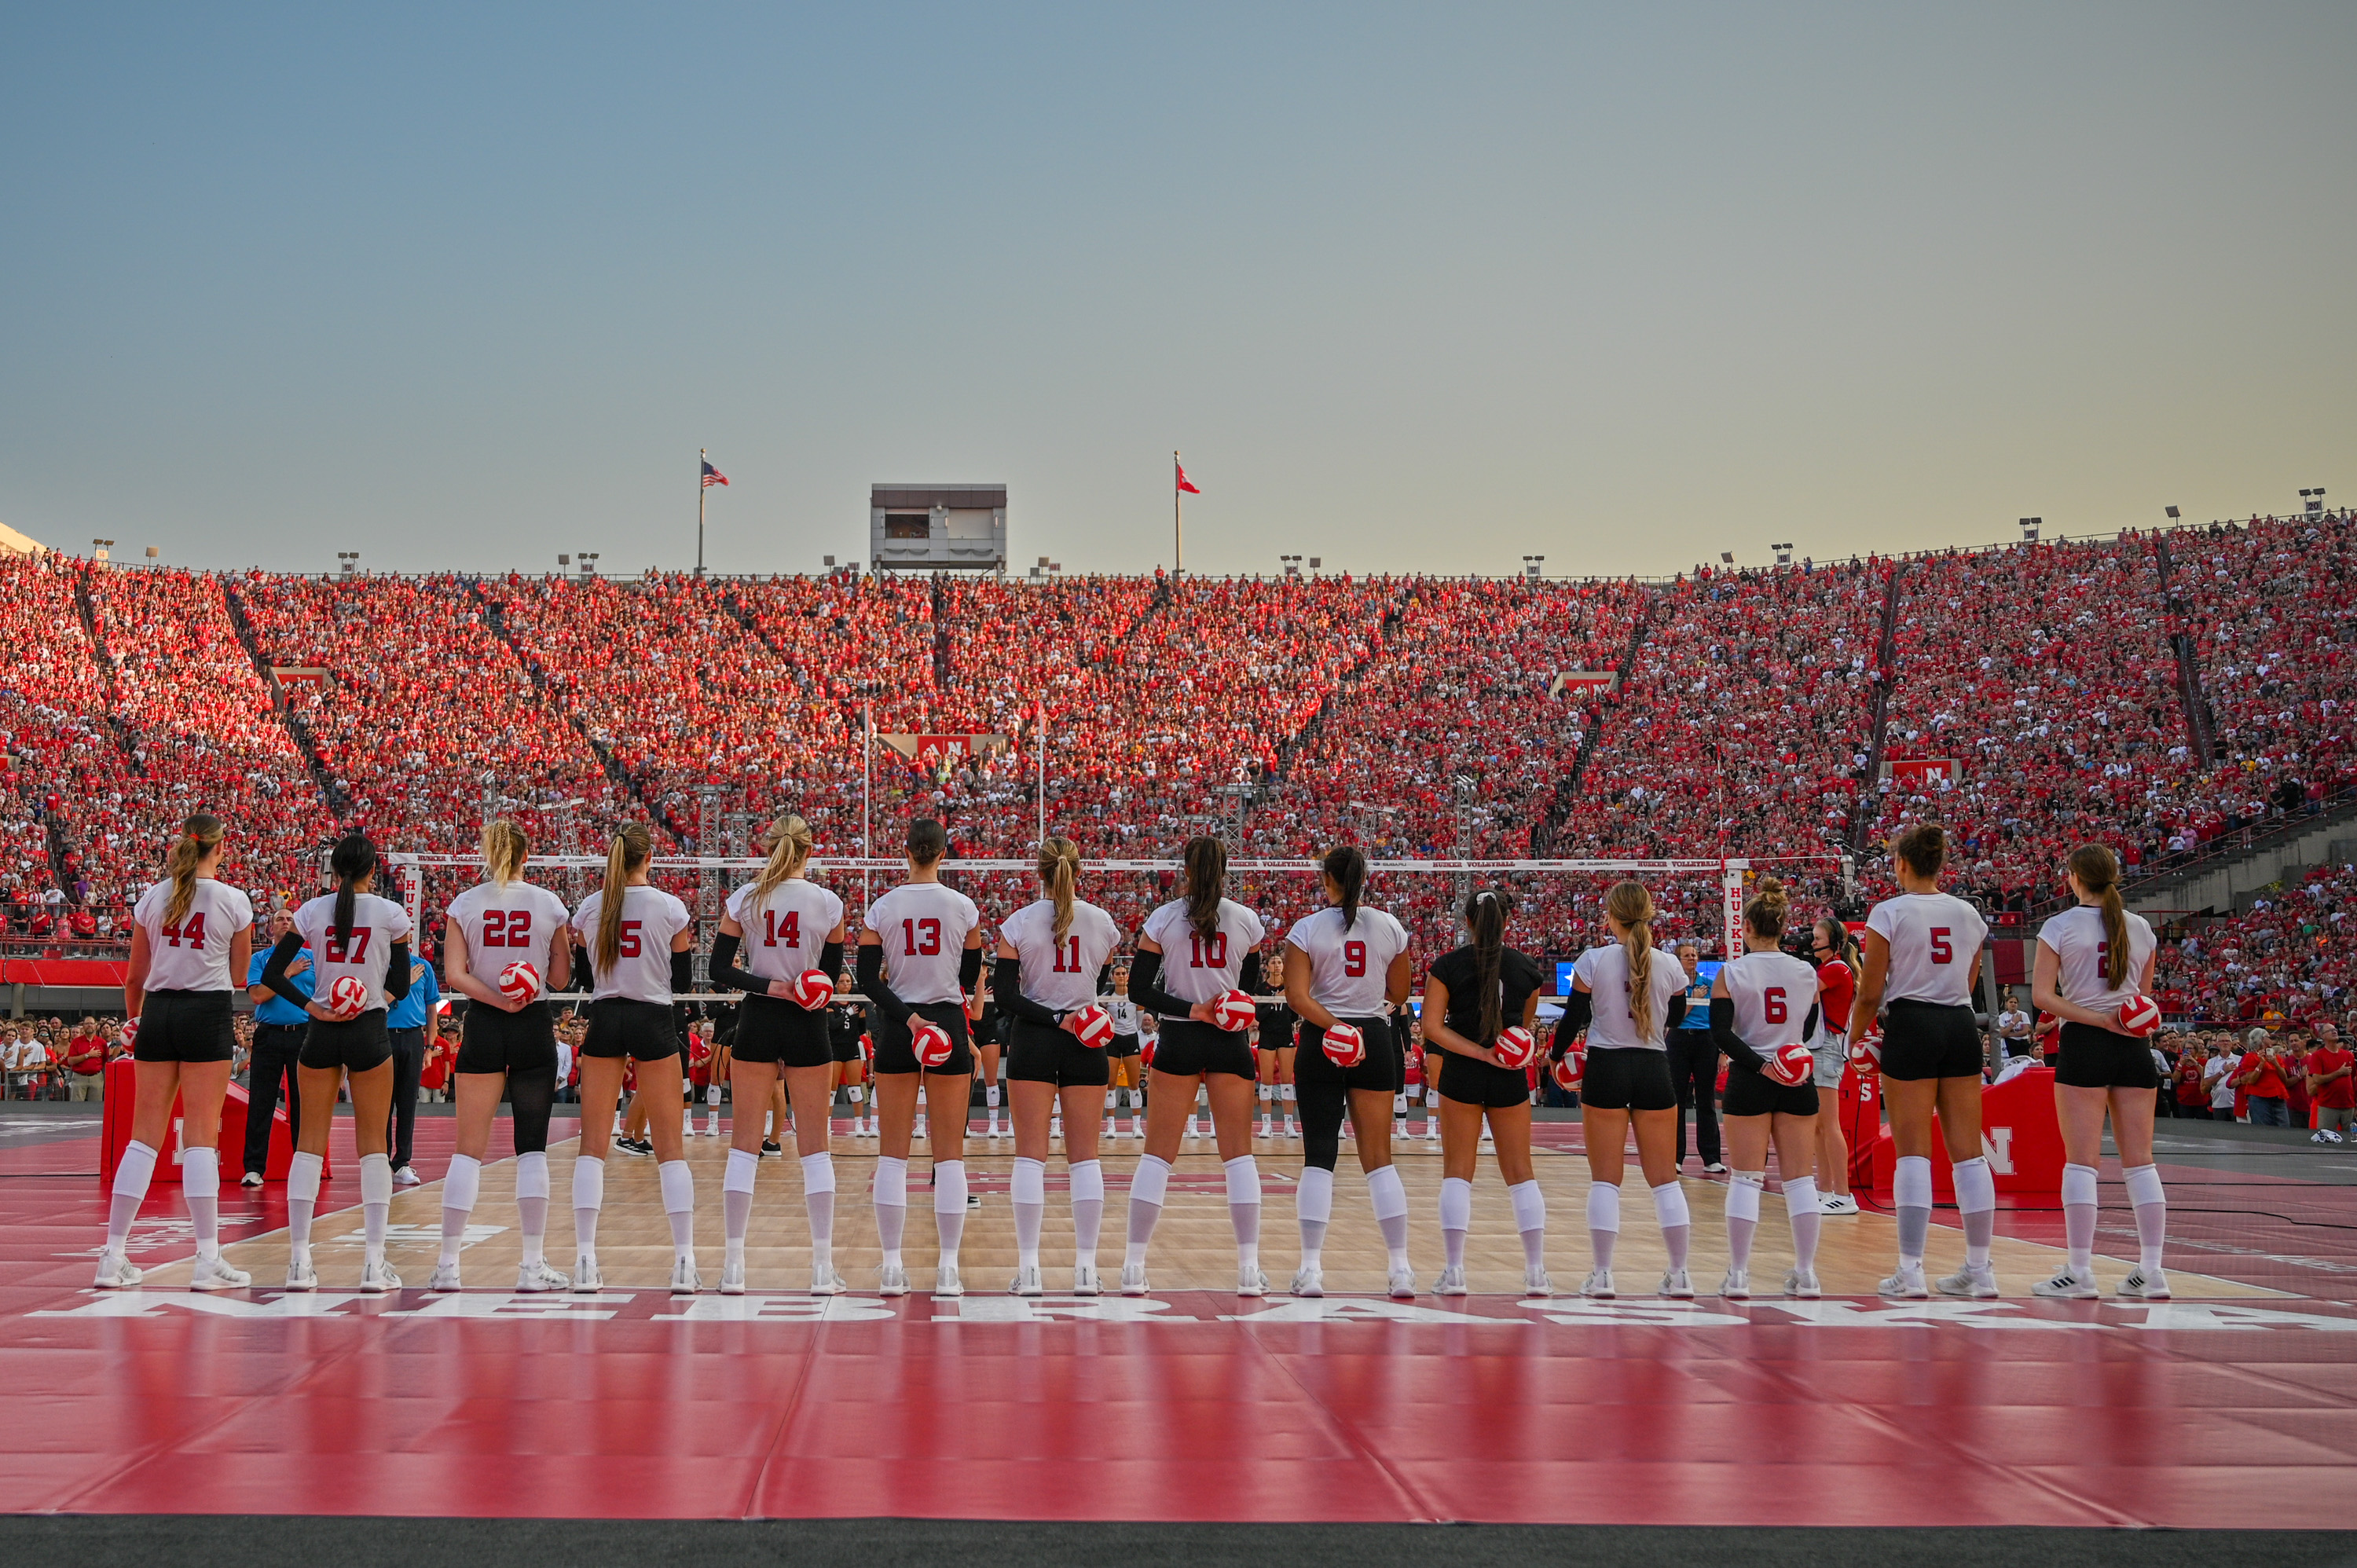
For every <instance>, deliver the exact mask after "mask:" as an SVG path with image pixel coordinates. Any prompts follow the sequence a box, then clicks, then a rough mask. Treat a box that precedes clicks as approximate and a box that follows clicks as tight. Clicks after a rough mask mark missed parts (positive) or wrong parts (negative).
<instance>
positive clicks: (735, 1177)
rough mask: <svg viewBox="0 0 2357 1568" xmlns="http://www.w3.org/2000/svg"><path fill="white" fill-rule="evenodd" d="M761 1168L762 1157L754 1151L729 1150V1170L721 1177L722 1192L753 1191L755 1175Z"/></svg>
mask: <svg viewBox="0 0 2357 1568" xmlns="http://www.w3.org/2000/svg"><path fill="white" fill-rule="evenodd" d="M760 1168H761V1156H760V1155H757V1154H755V1153H754V1152H753V1151H752V1150H750V1149H731V1150H729V1151H728V1168H727V1169H726V1170H725V1171H723V1172H722V1173H721V1176H720V1190H721V1191H723V1192H750V1191H752V1190H753V1182H754V1179H755V1173H757V1172H758V1171H759V1170H760Z"/></svg>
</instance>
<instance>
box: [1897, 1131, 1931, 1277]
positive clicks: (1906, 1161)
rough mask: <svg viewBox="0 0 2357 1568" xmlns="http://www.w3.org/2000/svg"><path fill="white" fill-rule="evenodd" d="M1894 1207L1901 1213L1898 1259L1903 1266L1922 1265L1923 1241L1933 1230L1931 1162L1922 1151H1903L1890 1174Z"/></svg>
mask: <svg viewBox="0 0 2357 1568" xmlns="http://www.w3.org/2000/svg"><path fill="white" fill-rule="evenodd" d="M1890 1201H1891V1207H1892V1208H1895V1209H1896V1210H1897V1211H1898V1214H1899V1262H1900V1265H1901V1266H1902V1267H1904V1268H1910V1269H1920V1268H1921V1267H1922V1266H1923V1243H1924V1242H1925V1241H1926V1240H1929V1239H1930V1237H1931V1234H1932V1162H1931V1160H1930V1159H1929V1158H1928V1157H1926V1156H1924V1155H1900V1156H1899V1164H1898V1166H1897V1168H1896V1169H1894V1170H1893V1171H1892V1173H1891V1177H1890Z"/></svg>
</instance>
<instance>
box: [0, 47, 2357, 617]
mask: <svg viewBox="0 0 2357 1568" xmlns="http://www.w3.org/2000/svg"><path fill="white" fill-rule="evenodd" d="M2352 97H2357V5H2351V4H2349V3H2348V0H2329V3H2322V4H2313V5H2269V4H2244V5H2209V6H2189V5H2170V4H2162V3H2157V0H2156V3H2147V4H2134V5H2115V6H2093V5H1995V4H1984V5H1956V6H1951V7H1946V8H1935V7H1924V6H1907V7H1893V6H1887V5H1857V6H1854V7H1803V6H1763V5H1735V6H1727V7H1707V6H1676V5H1663V6H1642V7H1639V6H1626V5H1610V6H1605V5H1598V6H1577V5H1544V6H1530V7H1516V6H1504V5H1472V6H1465V5H1428V6H1414V7H1409V6H1389V5H1372V4H1363V3H1362V4H1354V5H1337V6H1332V7H1310V6H1282V5H1277V6H1272V5H1266V4H1260V5H1236V6H1232V7H1226V8H1222V7H1218V6H1214V5H1193V6H1185V7H1163V8H1154V7H1145V6H1126V5H1074V6H1071V7H1069V8H1062V9H1049V8H1025V7H1018V6H1014V5H994V6H976V5H963V6H944V7H940V8H937V9H928V8H919V7H906V6H885V5H828V6H823V7H819V6H814V7H809V8H801V9H798V8H791V7H785V6H775V5H760V6H747V7H743V8H724V7H692V6H686V5H662V6H649V7H644V8H640V9H624V8H617V7H593V6H588V5H565V6H549V7H545V8H528V7H519V6H483V5H459V6H450V7H447V8H436V7H432V6H426V5H404V6H386V7H327V6H320V5H300V6H288V7H285V8H284V9H281V10H275V11H269V10H263V9H259V8H250V7H235V6H229V5H215V6H182V7H165V6H150V7H138V8H132V7H124V8H117V9H113V10H102V9H99V8H91V7H77V6H37V5H13V6H10V7H8V8H7V9H6V12H5V16H0V255H5V288H0V521H5V522H6V523H9V524H11V525H13V526H15V527H16V528H18V529H21V530H23V531H25V532H28V533H31V534H33V535H34V536H36V537H37V538H39V539H42V540H43V541H45V542H49V543H52V544H57V545H59V546H62V547H65V548H68V549H75V550H87V549H88V548H89V547H90V546H89V541H90V540H91V538H92V537H96V536H106V537H112V538H113V539H115V540H116V541H117V542H118V543H117V553H119V554H127V555H136V554H137V553H138V551H139V550H140V549H141V548H142V547H144V546H146V545H151V544H152V545H156V546H158V547H159V548H160V549H161V551H162V552H163V557H164V559H166V560H167V561H175V562H183V563H188V564H205V565H242V564H267V565H272V566H276V567H284V568H291V569H307V570H317V569H321V568H326V567H331V566H332V565H333V564H334V563H335V553H336V552H337V551H338V550H340V549H358V550H360V551H361V553H362V556H363V559H364V561H365V562H366V563H368V564H373V565H377V566H385V567H399V568H403V569H421V568H434V567H446V566H447V567H458V568H466V569H503V568H507V567H520V568H524V569H544V568H547V567H549V566H552V565H553V564H554V556H555V553H556V552H558V551H576V550H597V551H599V552H600V553H602V556H603V564H604V566H605V567H606V568H607V569H608V570H618V569H619V570H635V569H637V568H638V567H640V566H644V565H649V564H662V565H665V566H673V567H675V566H683V565H686V564H692V562H693V559H694V504H695V486H694V473H695V468H694V464H695V454H696V449H697V448H698V447H699V446H709V447H710V448H711V449H712V454H713V457H714V459H715V461H716V462H717V463H718V464H719V465H720V467H722V468H723V469H724V470H725V471H726V473H727V474H728V475H729V477H730V478H731V479H732V480H733V481H734V483H733V484H732V485H731V487H730V488H729V489H726V490H716V491H714V492H713V496H714V499H713V506H712V513H711V532H710V538H709V545H708V553H707V559H708V561H709V563H710V564H712V565H713V566H714V567H715V568H716V569H721V570H727V571H754V570H758V571H771V570H785V571H793V570H806V569H810V568H813V567H815V566H816V565H817V564H818V561H819V558H820V556H821V555H822V554H825V553H833V554H835V555H838V556H841V557H843V558H845V559H853V558H857V557H861V556H864V554H865V553H866V491H867V487H868V486H869V485H870V484H871V483H875V482H877V481H885V480H901V481H920V482H931V481H942V480H983V481H1002V482H1005V483H1006V484H1007V485H1009V486H1010V487H1011V488H1012V492H1013V494H1012V500H1011V505H1010V515H1011V525H1012V526H1011V536H1012V542H1013V552H1014V553H1015V555H1016V556H1017V559H1018V560H1020V561H1028V560H1029V558H1031V557H1032V556H1034V555H1037V554H1048V555H1051V556H1054V557H1055V558H1057V559H1058V560H1060V561H1061V562H1062V563H1063V564H1064V565H1065V567H1066V568H1067V569H1068V570H1072V571H1082V570H1103V571H1142V570H1150V569H1151V568H1152V567H1154V566H1155V565H1157V564H1167V563H1168V559H1169V553H1170V540H1169V534H1170V476H1169V454H1170V451H1171V449H1172V448H1173V447H1181V448H1184V449H1185V452H1186V459H1187V464H1188V467H1189V471H1190V473H1191V474H1192V476H1193V477H1194V478H1196V480H1197V481H1198V482H1199V483H1200V485H1201V486H1202V489H1203V491H1204V493H1203V495H1202V497H1201V499H1200V500H1198V499H1194V498H1189V511H1188V553H1187V560H1188V564H1189V566H1190V567H1193V568H1196V569H1200V570H1206V571H1255V570H1257V571H1267V570H1273V569H1275V565H1276V555H1277V553H1279V552H1299V553H1304V554H1320V555H1322V556H1324V558H1325V559H1326V561H1327V563H1328V564H1329V568H1339V567H1349V568H1351V569H1355V570H1362V571H1363V570H1385V569H1390V570H1439V571H1489V572H1505V571H1512V570H1513V569H1514V568H1515V566H1516V565H1517V564H1518V560H1519V557H1521V556H1522V555H1523V554H1524V553H1544V554H1545V556H1546V557H1547V569H1548V570H1549V571H1550V572H1551V573H1555V572H1564V571H1583V572H1584V571H1600V572H1669V571H1675V570H1679V569H1682V568H1684V567H1686V566H1689V565H1691V564H1693V563H1694V562H1695V561H1696V560H1698V559H1706V558H1713V557H1716V555H1717V553H1718V552H1719V551H1720V550H1722V549H1727V550H1732V551H1734V552H1736V553H1737V556H1738V560H1743V561H1760V560H1763V559H1765V557H1766V553H1767V546H1768V544H1769V543H1770V542H1773V541H1777V540H1791V541H1792V542H1795V543H1796V544H1797V545H1798V547H1799V549H1800V550H1801V551H1803V552H1804V553H1814V554H1817V555H1819V556H1830V555H1835V554H1846V553H1850V552H1852V551H1858V550H1864V549H1867V548H1882V549H1905V548H1917V547H1922V546H1927V545H1934V544H1944V543H1962V542H1988V541H1992V540H1996V539H1999V538H2004V537H2010V536H2013V534H2014V533H2015V529H2014V526H2013V520H2014V519H2015V518H2016V517H2018V516H2020V515H2022V514H2024V513H2037V514H2040V515H2042V516H2043V517H2044V518H2045V519H2046V520H2047V525H2048V530H2049V532H2050V533H2051V532H2057V531H2062V530H2068V531H2071V532H2093V531H2098V530H2107V529H2112V528H2117V527H2120V526H2123V525H2134V524H2142V523H2147V522H2151V521H2156V520H2158V517H2159V515H2160V509H2161V507H2162V506H2163V505H2165V504H2167V503H2169V502H2175V503H2177V504H2179V505H2180V506H2181V507H2183V508H2184V509H2185V510H2186V512H2187V514H2188V515H2189V516H2191V517H2197V518H2208V517H2212V516H2230V515H2243V514H2247V513H2249V512H2250V511H2252V510H2277V511H2286V510H2296V509H2297V507H2298V496H2297V493H2296V492H2297V491H2298V489H2299V488H2300V487H2303V486H2308V485H2316V484H2321V485H2324V486H2326V487H2327V488H2328V489H2330V493H2331V497H2332V499H2334V500H2335V501H2336V503H2339V502H2342V501H2357V465H2352V462H2351V461H2350V458H2351V455H2352V450H2357V445H2353V444H2352V434H2357V417H2352V416H2357V352H2352V350H2357V328H2352V317H2357V113H2352V108H2357V104H2352Z"/></svg>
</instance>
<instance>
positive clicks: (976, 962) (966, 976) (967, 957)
mask: <svg viewBox="0 0 2357 1568" xmlns="http://www.w3.org/2000/svg"><path fill="white" fill-rule="evenodd" d="M981 978H982V950H981V949H980V948H968V949H966V950H964V951H963V952H962V953H960V954H959V955H958V989H959V990H960V991H963V992H964V993H966V994H967V995H968V996H971V995H973V994H974V982H975V981H977V980H980V979H981Z"/></svg>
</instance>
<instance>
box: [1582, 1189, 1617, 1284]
mask: <svg viewBox="0 0 2357 1568" xmlns="http://www.w3.org/2000/svg"><path fill="white" fill-rule="evenodd" d="M1587 1240H1588V1244H1589V1245H1590V1246H1591V1247H1593V1248H1594V1249H1595V1251H1596V1266H1597V1267H1598V1268H1599V1269H1609V1268H1610V1267H1611V1266H1612V1247H1613V1243H1615V1242H1617V1241H1619V1240H1620V1187H1618V1186H1616V1185H1615V1184H1613V1183H1611V1182H1609V1181H1599V1182H1596V1183H1594V1184H1593V1185H1591V1186H1590V1187H1588V1189H1587Z"/></svg>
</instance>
